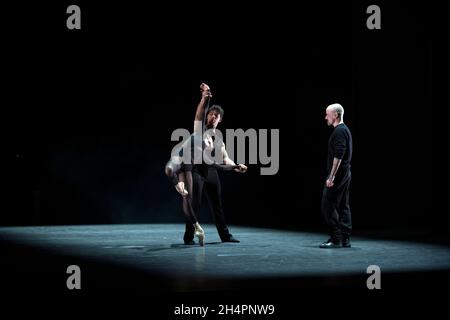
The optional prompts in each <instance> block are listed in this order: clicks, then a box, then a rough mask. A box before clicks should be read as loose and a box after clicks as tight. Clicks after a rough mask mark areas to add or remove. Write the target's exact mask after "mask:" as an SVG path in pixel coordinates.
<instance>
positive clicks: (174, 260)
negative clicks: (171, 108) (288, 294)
mask: <svg viewBox="0 0 450 320" xmlns="http://www.w3.org/2000/svg"><path fill="white" fill-rule="evenodd" d="M204 229H205V232H206V237H207V238H206V245H205V247H200V246H198V245H195V246H185V245H184V244H183V242H182V236H183V231H184V225H182V224H147V225H142V224H140V225H137V224H136V225H91V226H49V227H46V226H39V227H3V228H0V240H1V243H2V247H3V259H2V260H1V262H0V265H1V268H2V269H3V270H8V272H9V273H10V274H11V277H12V278H10V279H9V281H10V282H11V283H10V284H11V285H25V284H26V281H22V280H21V279H19V277H21V276H22V275H23V273H21V272H20V270H22V271H27V272H34V276H38V277H40V278H41V279H45V281H46V283H47V284H48V285H49V286H52V285H53V286H55V287H59V286H61V287H63V285H64V284H65V278H66V277H67V275H66V273H65V272H66V270H65V268H66V267H67V266H68V265H71V264H77V265H79V266H80V268H81V271H82V273H83V275H86V276H85V278H83V281H84V282H83V283H84V286H85V288H91V289H114V288H116V287H117V288H118V287H132V288H137V289H142V290H146V289H151V290H153V291H155V290H156V291H170V292H178V291H179V292H183V291H193V290H200V291H211V290H233V289H234V288H237V287H239V288H240V289H242V288H245V287H246V285H247V287H249V288H250V287H252V286H253V287H254V288H258V287H271V286H274V285H275V286H276V285H277V284H278V283H279V282H280V281H281V282H283V281H284V285H288V284H289V283H290V284H292V283H293V282H292V281H294V280H296V281H297V283H296V285H298V284H301V285H306V286H308V285H309V286H313V287H317V286H337V287H339V286H343V287H357V288H365V286H366V283H365V280H366V279H367V277H368V275H367V273H366V270H367V267H368V266H369V265H377V266H379V267H380V268H381V271H382V274H387V275H389V274H391V275H402V274H407V275H414V274H416V275H417V274H420V275H424V274H425V275H426V274H439V272H444V273H443V274H444V275H447V271H448V270H450V248H449V247H447V246H441V245H436V244H429V243H428V244H426V243H420V242H406V241H393V240H380V239H369V238H361V237H354V238H353V239H352V248H349V249H335V250H329V249H328V250H327V249H319V248H318V245H319V244H320V243H321V242H323V241H324V240H326V236H325V235H324V234H318V233H307V232H293V231H285V230H275V229H262V228H249V227H239V226H231V227H230V230H231V232H232V233H233V235H235V237H237V238H238V239H240V240H241V243H237V244H236V243H221V242H220V240H219V238H218V235H217V232H216V229H215V227H214V226H213V225H205V226H204ZM30 266H32V267H31V268H30ZM14 277H17V279H14ZM299 279H303V280H304V281H303V282H298V280H299ZM311 279H315V280H314V281H313V280H311ZM387 279H389V278H387ZM42 281H44V280H42ZM264 281H267V282H266V283H265V282H264ZM383 284H384V285H387V286H388V287H389V282H388V281H385V282H384V283H383Z"/></svg>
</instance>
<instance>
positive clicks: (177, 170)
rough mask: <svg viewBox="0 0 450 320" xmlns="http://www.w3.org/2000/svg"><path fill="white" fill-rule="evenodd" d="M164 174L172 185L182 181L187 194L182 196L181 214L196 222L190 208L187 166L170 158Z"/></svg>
mask: <svg viewBox="0 0 450 320" xmlns="http://www.w3.org/2000/svg"><path fill="white" fill-rule="evenodd" d="M166 175H167V177H168V178H169V180H170V181H171V182H172V184H173V185H174V186H175V185H176V184H177V183H178V182H184V188H185V189H186V190H187V192H188V195H186V196H183V197H182V199H183V200H182V205H183V214H184V216H185V217H186V220H187V221H188V222H189V223H191V224H193V225H194V224H196V223H197V222H198V220H197V217H196V216H195V213H194V209H193V208H192V189H193V182H192V171H191V170H190V168H189V167H187V166H184V165H183V164H177V163H176V162H175V161H174V160H173V159H171V160H169V162H168V163H167V165H166Z"/></svg>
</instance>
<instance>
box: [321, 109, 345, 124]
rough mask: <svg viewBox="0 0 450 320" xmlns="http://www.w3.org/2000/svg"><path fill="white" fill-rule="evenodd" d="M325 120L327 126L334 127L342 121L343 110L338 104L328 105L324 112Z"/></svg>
mask: <svg viewBox="0 0 450 320" xmlns="http://www.w3.org/2000/svg"><path fill="white" fill-rule="evenodd" d="M325 120H326V121H327V124H328V125H329V126H336V125H338V124H339V123H341V122H342V121H344V108H343V107H342V106H341V105H340V104H339V103H333V104H331V105H329V106H328V107H327V109H326V111H325Z"/></svg>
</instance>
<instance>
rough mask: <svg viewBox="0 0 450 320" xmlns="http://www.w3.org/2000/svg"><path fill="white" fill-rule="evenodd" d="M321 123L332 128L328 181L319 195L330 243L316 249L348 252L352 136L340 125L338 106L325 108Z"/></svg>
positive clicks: (342, 118) (342, 114)
mask: <svg viewBox="0 0 450 320" xmlns="http://www.w3.org/2000/svg"><path fill="white" fill-rule="evenodd" d="M325 120H326V121H327V124H328V125H329V126H333V127H334V131H333V133H332V134H331V136H330V139H329V141H328V161H327V172H328V177H327V180H326V181H325V186H324V188H323V195H322V213H323V215H324V217H325V221H326V222H327V224H328V228H329V234H330V239H329V240H328V241H326V242H324V243H322V244H321V245H320V248H342V247H345V248H350V247H351V245H350V233H351V231H352V219H351V212H350V203H349V195H350V189H349V187H350V181H351V171H350V162H351V160H352V152H353V142H352V134H351V132H350V130H349V128H348V127H347V126H346V125H345V124H344V108H343V107H342V106H341V105H340V104H338V103H335V104H332V105H330V106H328V107H327V109H326V116H325Z"/></svg>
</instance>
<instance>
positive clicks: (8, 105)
mask: <svg viewBox="0 0 450 320" xmlns="http://www.w3.org/2000/svg"><path fill="white" fill-rule="evenodd" d="M74 3H75V2H74ZM69 4H72V3H65V2H63V3H59V4H56V3H55V4H52V5H50V4H33V5H25V4H22V5H18V6H17V7H14V8H11V9H9V8H8V10H5V12H7V14H5V16H6V17H5V18H6V20H4V21H6V24H7V27H8V28H7V29H6V30H8V31H7V32H6V34H5V39H4V41H5V49H4V53H5V54H6V55H5V58H4V70H5V71H4V73H3V76H4V77H5V80H6V81H4V82H3V83H4V84H3V86H4V89H5V90H4V91H5V94H4V96H3V103H2V105H3V108H2V119H3V121H4V123H5V124H4V126H3V128H4V130H5V133H4V135H3V136H4V137H6V148H5V150H6V151H7V157H6V159H7V160H8V163H7V164H6V165H4V166H3V171H4V175H3V176H4V177H6V178H5V179H4V181H3V182H4V184H5V185H6V186H7V190H8V193H6V197H5V200H4V201H3V209H2V211H3V214H2V215H1V216H0V224H1V225H43V224H45V225H53V224H55V225H56V224H95V223H153V222H184V220H183V215H182V214H181V209H180V203H179V198H178V197H177V194H176V193H175V190H173V187H172V186H171V185H170V183H169V182H168V181H167V179H166V177H165V176H164V170H163V169H164V165H165V163H166V161H167V160H168V159H169V155H170V151H171V148H172V147H173V146H174V144H175V143H174V142H171V141H170V135H171V133H172V131H173V130H174V129H176V128H188V129H191V126H192V123H193V116H194V113H195V107H196V103H197V102H198V100H199V97H200V95H199V90H198V87H199V85H200V83H201V82H206V83H208V84H209V85H210V87H211V89H212V92H213V94H214V97H213V102H214V103H217V104H220V105H221V106H222V107H223V108H224V109H225V117H224V121H223V122H222V124H221V125H220V127H219V128H222V129H225V128H233V129H236V128H243V129H244V130H246V129H248V128H255V129H263V128H264V129H279V130H280V168H279V172H278V174H277V175H275V176H261V175H259V165H250V167H249V171H248V173H247V174H244V175H240V174H236V173H226V174H223V175H222V177H223V180H222V181H223V196H224V201H225V210H226V216H227V220H228V222H229V223H230V224H241V225H251V226H269V227H279V228H294V229H316V228H322V229H323V230H325V226H324V222H323V221H322V218H321V214H320V198H321V192H322V186H323V183H324V179H325V177H326V174H327V173H326V171H325V163H326V162H325V161H326V148H327V139H328V137H329V135H330V133H331V129H330V128H328V127H327V126H326V123H325V120H324V113H325V108H326V106H327V105H329V104H331V103H335V102H339V103H341V104H342V105H343V106H344V108H345V118H344V119H345V122H346V123H347V125H348V126H349V127H350V129H351V131H352V133H353V137H354V158H353V163H352V168H353V183H352V190H351V204H352V209H353V221H354V228H355V229H356V230H358V229H365V228H385V229H388V228H394V227H395V228H398V227H401V228H410V227H426V228H431V229H438V228H439V227H440V226H441V225H442V224H441V220H442V214H440V213H439V212H436V211H434V210H433V199H432V189H433V182H432V168H433V157H432V141H433V134H432V120H433V119H432V118H433V109H432V82H431V76H432V73H431V71H432V35H431V30H430V28H429V25H428V23H429V12H428V8H427V7H426V5H425V3H422V4H420V5H419V4H412V3H398V4H393V3H382V4H381V3H379V5H380V7H381V12H382V17H381V19H382V21H381V23H382V29H381V30H369V29H367V27H366V19H367V17H368V14H366V8H367V6H368V5H370V4H372V3H369V2H364V1H362V2H346V1H345V2H344V1H342V2H341V3H328V2H317V3H316V4H314V5H312V4H303V3H298V4H290V3H288V2H286V3H285V2H276V3H268V4H262V3H255V4H242V3H241V2H220V4H219V3H216V4H211V3H205V2H189V4H187V3H185V4H183V5H181V4H177V3H165V4H147V5H146V6H143V5H141V4H132V3H129V2H124V3H114V4H112V3H111V2H109V3H97V4H95V5H94V4H93V3H92V2H87V1H77V2H76V4H78V5H80V7H81V20H82V22H81V23H82V29H81V30H68V29H67V28H66V19H67V16H68V15H67V14H66V12H65V11H66V8H67V6H68V5H69ZM9 31H10V32H9ZM204 209H206V208H204ZM200 220H201V221H202V222H211V221H212V218H211V215H210V214H209V212H207V211H206V210H203V211H202V212H201V213H200Z"/></svg>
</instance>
